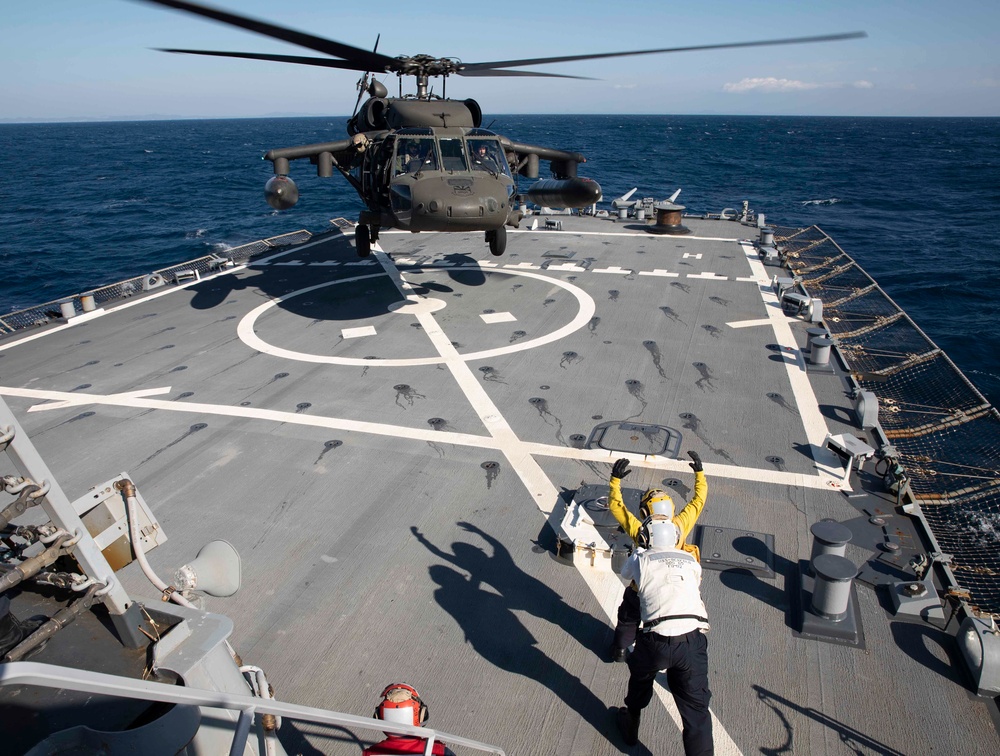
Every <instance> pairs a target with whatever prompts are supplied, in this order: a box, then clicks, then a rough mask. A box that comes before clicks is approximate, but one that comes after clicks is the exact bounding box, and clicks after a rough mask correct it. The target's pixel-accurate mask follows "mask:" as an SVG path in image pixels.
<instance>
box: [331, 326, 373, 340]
mask: <svg viewBox="0 0 1000 756" xmlns="http://www.w3.org/2000/svg"><path fill="white" fill-rule="evenodd" d="M340 335H341V336H343V337H344V338H345V339H357V338H360V337H362V336H375V335H376V332H375V326H360V327H358V328H342V329H341V331H340Z"/></svg>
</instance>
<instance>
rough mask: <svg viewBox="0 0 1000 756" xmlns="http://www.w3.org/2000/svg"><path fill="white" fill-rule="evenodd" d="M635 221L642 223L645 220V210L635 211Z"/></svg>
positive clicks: (642, 208) (641, 208)
mask: <svg viewBox="0 0 1000 756" xmlns="http://www.w3.org/2000/svg"><path fill="white" fill-rule="evenodd" d="M635 219H636V220H638V221H644V220H646V208H644V207H640V208H639V209H638V210H636V211H635Z"/></svg>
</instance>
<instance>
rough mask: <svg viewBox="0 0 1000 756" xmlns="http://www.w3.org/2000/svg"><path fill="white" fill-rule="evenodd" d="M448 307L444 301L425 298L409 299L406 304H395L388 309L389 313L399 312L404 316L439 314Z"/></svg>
mask: <svg viewBox="0 0 1000 756" xmlns="http://www.w3.org/2000/svg"><path fill="white" fill-rule="evenodd" d="M447 306H448V303H447V302H445V301H444V300H443V299H434V298H429V299H424V298H423V297H407V298H406V301H405V302H393V303H392V304H391V305H389V306H388V307H387V308H386V309H387V310H388V311H389V312H399V313H402V314H403V315H424V314H426V313H428V312H437V311H438V310H443V309H444V308H445V307H447Z"/></svg>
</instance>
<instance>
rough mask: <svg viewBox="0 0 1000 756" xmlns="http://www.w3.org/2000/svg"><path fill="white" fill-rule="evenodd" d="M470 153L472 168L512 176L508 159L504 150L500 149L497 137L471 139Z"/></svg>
mask: <svg viewBox="0 0 1000 756" xmlns="http://www.w3.org/2000/svg"><path fill="white" fill-rule="evenodd" d="M469 155H470V159H471V162H472V170H474V171H489V172H490V173H496V174H499V173H503V174H506V175H507V176H510V168H509V167H508V166H507V160H506V158H504V155H503V150H501V149H500V142H498V141H497V140H496V139H470V140H469Z"/></svg>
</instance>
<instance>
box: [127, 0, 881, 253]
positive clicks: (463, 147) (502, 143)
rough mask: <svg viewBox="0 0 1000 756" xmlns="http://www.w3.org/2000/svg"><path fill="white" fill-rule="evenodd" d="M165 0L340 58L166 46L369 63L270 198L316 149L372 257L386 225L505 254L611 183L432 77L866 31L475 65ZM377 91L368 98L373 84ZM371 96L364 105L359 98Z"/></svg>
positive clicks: (282, 196) (285, 195) (272, 200)
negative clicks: (515, 233) (335, 132)
mask: <svg viewBox="0 0 1000 756" xmlns="http://www.w3.org/2000/svg"><path fill="white" fill-rule="evenodd" d="M144 2H149V3H152V4H154V5H160V6H165V7H167V8H173V9H175V10H180V11H185V12H188V13H193V14H195V15H198V16H203V17H205V18H209V19H213V20H215V21H219V22H222V23H225V24H229V25H231V26H236V27H239V28H242V29H246V30H248V31H252V32H256V33H258V34H262V35H264V36H267V37H272V38H274V39H280V40H283V41H285V42H290V43H292V44H295V45H298V46H300V47H305V48H307V49H309V50H313V51H315V52H319V53H323V54H324V55H326V56H329V57H310V56H299V55H275V54H266V53H247V52H223V51H219V50H182V49H173V48H170V49H164V48H161V50H162V51H163V52H171V53H183V54H189V55H209V56H217V57H228V58H246V59H249V60H264V61H276V62H281V63H295V64H300V65H309V66H321V67H326V68H340V69H346V70H352V71H362V72H364V75H363V76H362V78H361V80H360V81H359V82H358V89H359V92H358V99H357V102H356V103H355V112H354V114H353V115H352V116H351V118H350V120H349V121H348V122H347V134H348V138H347V139H340V140H337V141H332V142H323V143H320V144H308V145H302V146H298V147H283V148H280V149H274V150H270V151H268V152H267V153H265V155H264V159H265V160H269V161H271V163H272V165H273V166H274V176H273V178H271V179H270V180H269V181H268V182H267V184H266V185H265V187H264V196H265V198H266V200H267V202H268V204H269V205H270V206H271V207H273V208H275V209H276V210H287V209H289V208H291V207H292V206H293V205H295V203H296V202H298V198H299V192H298V187H296V185H295V183H294V182H293V181H292V179H291V178H289V176H288V172H289V163H290V161H292V160H304V159H308V160H309V162H310V163H312V164H314V165H315V166H316V171H317V174H318V175H319V176H320V177H330V176H332V175H333V170H334V169H335V168H336V169H337V171H338V172H339V173H340V174H341V175H343V177H344V178H345V179H347V181H348V182H349V183H350V184H351V186H353V187H354V189H355V190H356V191H357V193H358V196H359V197H360V198H361V199H362V201H364V203H365V205H366V209H365V210H362V211H361V214H360V217H359V220H358V224H357V226H356V227H355V245H356V248H357V252H358V255H360V256H361V257H367V256H368V255H369V254H370V252H371V245H372V242H374V241H376V240H377V239H378V235H379V230H380V229H383V228H398V229H402V230H406V231H413V232H419V231H460V232H469V231H484V232H485V240H486V243H487V244H488V245H489V249H490V252H491V253H492V254H494V255H502V254H503V253H504V250H505V249H506V246H507V230H506V227H507V226H508V225H512V226H515V227H516V225H517V223H518V221H519V220H520V218H521V214H520V212H519V211H518V210H517V206H518V204H519V203H520V202H521V201H525V200H530V201H532V202H535V203H536V204H539V205H543V206H552V207H562V208H583V207H589V206H590V205H593V204H594V203H596V202H597V201H598V200H600V199H601V187H600V185H599V184H598V183H597V182H596V181H593V180H591V179H587V178H582V177H578V176H577V166H578V165H579V164H580V163H585V162H586V158H585V157H584V156H583V155H581V154H579V153H577V152H569V151H566V150H558V149H552V148H548V147H539V146H535V145H529V144H520V143H518V142H514V141H512V140H510V139H508V138H507V137H504V136H501V135H499V134H496V133H494V132H492V131H490V130H489V129H484V128H483V127H482V120H483V113H482V109H481V108H480V107H479V104H478V103H477V102H476V101H475V100H472V99H466V100H450V99H447V97H446V96H445V91H444V89H442V95H441V96H436V95H434V94H432V93H431V90H430V88H429V82H430V79H431V78H432V77H441V79H442V82H443V86H444V85H446V83H447V79H448V77H449V76H452V75H454V76H470V77H471V76H529V77H550V78H563V79H582V78H586V77H581V76H569V75H564V74H553V73H543V72H538V71H523V70H517V69H518V67H520V66H531V65H541V64H546V63H563V62H568V61H576V60H592V59H596V58H614V57H624V56H631V55H650V54H656V53H669V52H682V51H688V50H717V49H725V48H735V47H760V46H765V45H784V44H797V43H804V42H828V41H834V40H845V39H857V38H861V37H865V36H867V35H866V34H865V33H864V32H851V33H846V34H830V35H824V36H815V37H796V38H790V39H773V40H762V41H755V42H736V43H728V44H715V45H699V46H693V47H671V48H662V49H657V50H634V51H630V52H612V53H598V54H586V55H564V56H559V57H550V58H529V59H524V60H504V61H492V62H485V63H464V62H462V61H460V60H458V59H456V58H435V57H433V56H430V55H423V54H422V55H413V56H405V55H400V56H398V57H395V58H393V57H389V56H388V55H383V54H382V53H379V52H377V50H378V41H376V43H375V48H374V49H373V50H372V51H368V50H364V49H362V48H358V47H353V46H351V45H347V44H344V43H342V42H336V41H334V40H331V39H326V38H323V37H318V36H314V35H312V34H308V33H305V32H300V31H295V30H293V29H288V28H285V27H282V26H277V25H275V24H271V23H268V22H266V21H260V20H257V19H253V18H249V17H245V16H240V15H237V14H235V13H230V12H228V11H224V10H221V9H218V8H213V7H210V6H206V5H201V4H197V3H192V2H185V1H183V0H144ZM375 72H379V73H395V74H396V76H397V77H398V78H399V79H400V87H399V89H400V94H399V96H398V97H389V92H388V89H387V88H386V86H385V85H384V84H382V83H381V82H379V81H377V80H376V79H375V77H374V73H375ZM404 76H413V77H414V78H415V79H416V93H415V94H408V95H405V96H404V95H403V94H402V78H403V77H404ZM366 93H367V94H368V99H367V100H366V101H365V102H364V103H363V104H362V103H361V99H362V97H363V96H364V95H365V94H366ZM359 105H360V107H359ZM540 160H545V161H548V163H549V168H550V170H551V173H552V178H551V179H543V180H541V181H536V183H534V184H533V185H532V186H531V187H530V188H529V189H528V190H527V191H526V192H525V193H524V194H523V195H519V194H518V193H517V180H516V178H515V176H524V177H526V178H529V179H537V178H538V166H539V161H540Z"/></svg>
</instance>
